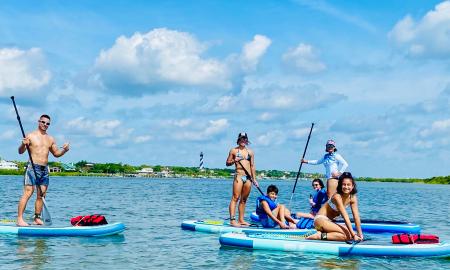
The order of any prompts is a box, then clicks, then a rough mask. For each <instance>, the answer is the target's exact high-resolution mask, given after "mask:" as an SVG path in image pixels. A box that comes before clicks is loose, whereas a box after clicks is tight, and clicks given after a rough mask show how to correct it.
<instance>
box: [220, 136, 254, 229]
mask: <svg viewBox="0 0 450 270" xmlns="http://www.w3.org/2000/svg"><path fill="white" fill-rule="evenodd" d="M248 143H249V141H248V136H247V133H245V132H241V133H239V136H238V139H237V145H238V146H237V147H234V148H232V149H231V150H230V153H229V154H228V158H227V162H226V165H227V166H231V165H233V164H234V165H235V166H236V171H235V174H234V181H233V195H232V197H231V201H230V206H229V211H230V225H231V226H235V227H239V226H249V225H250V224H249V223H248V222H246V221H245V220H244V212H245V205H246V203H247V198H248V196H249V194H250V191H251V189H252V182H253V184H254V185H255V186H258V182H257V181H256V177H255V176H256V170H255V155H254V154H253V151H252V150H250V149H249V148H247V145H248ZM238 202H239V206H238V210H239V218H238V220H237V222H236V217H235V215H236V204H238Z"/></svg>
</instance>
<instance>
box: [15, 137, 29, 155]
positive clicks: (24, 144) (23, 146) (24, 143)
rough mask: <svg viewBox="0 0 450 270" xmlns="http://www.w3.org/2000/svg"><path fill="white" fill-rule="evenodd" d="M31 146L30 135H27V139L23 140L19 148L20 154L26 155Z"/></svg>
mask: <svg viewBox="0 0 450 270" xmlns="http://www.w3.org/2000/svg"><path fill="white" fill-rule="evenodd" d="M30 144H31V139H30V135H27V136H26V137H25V138H23V139H22V142H21V144H20V146H19V149H18V150H19V154H23V153H25V151H26V150H27V146H29V145H30Z"/></svg>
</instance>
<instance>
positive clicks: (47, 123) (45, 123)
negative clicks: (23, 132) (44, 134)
mask: <svg viewBox="0 0 450 270" xmlns="http://www.w3.org/2000/svg"><path fill="white" fill-rule="evenodd" d="M39 123H42V124H44V125H46V126H50V122H45V121H42V120H41V121H39Z"/></svg>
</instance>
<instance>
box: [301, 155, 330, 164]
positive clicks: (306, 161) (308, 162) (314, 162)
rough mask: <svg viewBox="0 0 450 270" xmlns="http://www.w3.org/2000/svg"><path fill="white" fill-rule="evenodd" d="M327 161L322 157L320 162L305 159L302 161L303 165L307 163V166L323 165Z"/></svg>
mask: <svg viewBox="0 0 450 270" xmlns="http://www.w3.org/2000/svg"><path fill="white" fill-rule="evenodd" d="M324 161H325V159H324V158H323V157H322V158H321V159H319V160H306V159H303V158H302V160H301V162H302V163H306V164H311V165H318V164H322V163H323V162H324Z"/></svg>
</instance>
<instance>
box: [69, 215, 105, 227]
mask: <svg viewBox="0 0 450 270" xmlns="http://www.w3.org/2000/svg"><path fill="white" fill-rule="evenodd" d="M70 223H71V224H72V225H73V226H99V225H105V224H108V222H107V221H106V218H105V216H102V215H88V216H77V217H74V218H71V219H70Z"/></svg>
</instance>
